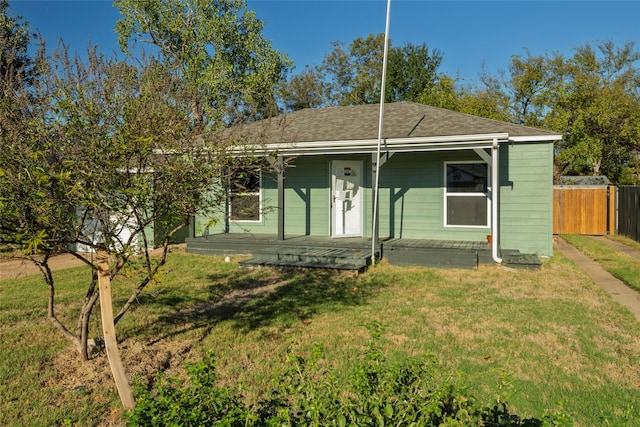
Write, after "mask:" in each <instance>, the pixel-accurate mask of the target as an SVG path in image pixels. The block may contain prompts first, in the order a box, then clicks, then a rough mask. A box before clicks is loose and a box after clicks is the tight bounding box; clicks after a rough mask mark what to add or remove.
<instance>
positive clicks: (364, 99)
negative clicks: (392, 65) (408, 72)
mask: <svg viewBox="0 0 640 427" xmlns="http://www.w3.org/2000/svg"><path fill="white" fill-rule="evenodd" d="M332 47H333V49H332V50H331V52H329V53H328V54H327V55H326V56H325V57H324V59H323V61H322V65H321V66H320V70H321V72H322V75H323V77H324V80H325V81H326V83H327V89H328V94H329V95H328V98H329V103H330V104H331V105H358V104H373V103H376V102H379V100H380V80H381V76H382V59H383V56H384V34H378V35H373V34H369V35H368V36H367V37H366V38H364V39H363V38H362V37H358V38H356V39H355V40H354V41H353V42H351V44H350V45H349V47H348V51H347V50H345V45H344V43H343V42H339V41H336V42H333V43H332Z"/></svg>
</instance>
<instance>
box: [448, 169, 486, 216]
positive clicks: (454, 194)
mask: <svg viewBox="0 0 640 427" xmlns="http://www.w3.org/2000/svg"><path fill="white" fill-rule="evenodd" d="M462 164H483V165H486V167H487V187H486V191H484V192H453V191H452V192H450V191H449V182H448V179H447V170H448V167H449V166H450V165H462ZM490 193H491V165H490V164H489V163H487V162H485V161H483V160H452V161H445V162H444V184H443V194H444V212H443V213H444V215H443V217H444V218H443V226H444V227H445V228H476V229H488V228H491V198H490V197H489V194H490ZM449 197H484V199H485V202H486V208H487V217H486V222H485V224H484V225H474V224H467V225H464V224H449V223H448V221H449Z"/></svg>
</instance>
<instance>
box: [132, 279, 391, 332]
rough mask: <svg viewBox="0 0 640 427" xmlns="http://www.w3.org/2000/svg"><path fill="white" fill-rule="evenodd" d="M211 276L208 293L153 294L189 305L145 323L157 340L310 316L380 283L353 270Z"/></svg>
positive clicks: (358, 299)
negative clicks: (227, 323) (220, 327)
mask: <svg viewBox="0 0 640 427" xmlns="http://www.w3.org/2000/svg"><path fill="white" fill-rule="evenodd" d="M257 273H262V274H257ZM208 281H209V282H210V283H211V285H210V286H209V287H208V290H207V294H206V296H205V297H202V296H200V297H191V296H180V295H176V294H167V295H166V296H159V297H155V298H154V302H153V303H154V304H156V305H161V304H168V305H171V306H183V307H185V308H183V309H181V310H178V311H176V312H174V313H170V314H165V315H161V316H159V317H158V318H157V319H155V321H154V322H153V329H154V331H153V332H151V331H149V330H148V328H144V329H146V334H149V333H150V332H151V334H152V336H156V337H157V338H156V339H155V340H154V342H156V341H161V340H163V339H167V338H170V337H172V336H177V335H180V334H184V333H187V332H189V331H194V330H202V332H203V334H202V337H203V338H204V337H206V336H207V335H209V333H210V332H211V330H212V329H213V328H214V327H215V326H216V325H217V324H218V323H220V322H223V321H231V322H233V323H232V324H233V325H234V327H236V328H238V329H240V330H242V331H249V330H253V329H258V328H261V327H265V326H268V325H270V324H272V323H274V322H284V323H294V322H297V321H306V320H308V319H310V318H311V317H312V316H314V315H315V314H317V313H321V312H326V311H329V310H337V309H340V308H341V307H349V306H357V305H361V304H363V303H365V302H366V301H367V300H368V299H369V298H370V297H371V296H372V295H373V294H374V293H375V292H376V290H377V289H379V288H380V286H381V284H379V283H376V282H375V281H372V280H363V279H362V278H361V277H360V278H359V277H355V276H354V275H353V274H349V273H344V272H337V271H333V270H322V269H312V270H301V269H277V270H274V269H264V270H261V271H258V272H256V271H252V270H233V271H230V272H228V273H227V272H225V273H219V274H214V275H210V276H209V277H208ZM142 329H143V327H142V326H141V327H140V331H139V332H140V333H141V332H142ZM132 332H133V333H134V334H135V333H136V331H132ZM154 332H155V333H154Z"/></svg>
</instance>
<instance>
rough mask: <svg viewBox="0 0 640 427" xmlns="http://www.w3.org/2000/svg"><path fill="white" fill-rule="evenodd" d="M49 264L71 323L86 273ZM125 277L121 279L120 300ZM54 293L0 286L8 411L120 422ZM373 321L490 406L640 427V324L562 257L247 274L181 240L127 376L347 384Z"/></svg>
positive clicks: (155, 290)
mask: <svg viewBox="0 0 640 427" xmlns="http://www.w3.org/2000/svg"><path fill="white" fill-rule="evenodd" d="M232 261H234V260H232ZM54 274H56V276H57V277H58V279H59V280H61V282H60V283H61V286H60V289H59V291H58V294H59V296H60V298H61V300H60V302H59V305H58V309H59V310H60V311H61V312H62V313H65V314H68V315H69V316H70V317H69V319H73V318H74V316H75V313H76V310H78V307H79V304H78V303H77V302H76V301H77V299H78V298H82V297H83V295H84V292H83V290H84V286H85V284H86V280H87V272H86V270H84V269H83V268H82V267H81V268H74V269H68V270H62V271H59V272H55V273H54ZM62 283H64V284H63V285H62ZM127 286H130V285H129V284H128V283H127V281H126V280H124V279H121V280H116V281H115V282H114V285H113V287H114V298H115V300H116V301H115V302H114V305H115V306H116V310H117V309H118V307H119V304H118V301H120V303H121V302H122V300H123V299H124V298H125V294H126V292H124V288H126V287H127ZM46 295H47V290H46V288H45V286H44V285H43V284H42V283H41V282H40V278H39V277H38V276H29V277H23V278H20V279H16V280H5V281H0V325H1V326H0V332H1V334H0V352H1V357H0V394H1V395H2V396H3V399H2V400H1V401H0V418H2V419H3V422H4V423H5V424H6V425H25V426H27V425H29V426H30V425H60V424H65V423H67V424H71V425H110V424H111V425H114V424H115V425H118V424H119V423H122V418H121V410H120V404H119V400H118V396H117V393H116V391H115V387H114V386H113V384H112V383H111V379H110V377H109V370H108V364H107V362H106V357H105V355H104V354H100V355H99V356H98V357H96V358H95V359H93V360H92V361H91V362H89V363H87V364H84V365H83V364H81V363H80V362H79V361H78V359H77V357H76V356H75V353H74V351H73V349H71V348H69V346H68V344H67V342H66V341H65V340H64V339H63V338H62V337H61V336H60V334H59V333H58V332H57V330H55V328H54V327H53V326H51V325H50V324H49V323H48V321H47V320H46V318H45V317H46V306H45V304H46ZM372 324H380V325H382V329H381V330H382V331H383V332H382V337H381V341H380V342H381V343H382V344H381V345H382V346H383V349H384V351H385V354H386V355H387V357H388V358H389V359H391V360H402V359H405V358H407V357H408V356H418V355H423V354H428V355H433V356H434V357H435V358H436V359H437V361H438V362H437V363H438V371H439V375H440V376H441V377H442V378H445V379H448V380H449V381H451V382H452V383H456V384H458V385H460V386H464V387H467V391H468V394H469V395H470V396H474V397H475V398H476V399H477V400H478V401H479V402H482V403H483V404H493V403H495V402H500V401H506V402H508V404H509V408H510V410H511V411H512V413H516V414H518V415H519V416H520V417H522V418H529V417H533V418H537V419H540V418H541V417H542V416H543V415H544V414H546V413H549V412H552V413H561V414H566V415H568V416H569V417H570V418H571V419H572V420H573V421H574V422H575V424H576V425H579V426H592V425H607V424H608V425H616V426H623V425H628V426H632V425H640V407H639V405H638V403H637V402H640V368H638V367H639V366H640V322H638V321H637V320H636V319H635V318H634V317H633V316H632V315H631V314H630V313H629V312H628V311H626V310H625V309H623V308H621V307H620V306H619V305H617V304H616V303H615V302H613V301H612V300H611V299H610V298H609V297H608V296H607V295H606V294H605V293H604V292H603V291H602V290H601V289H600V288H599V287H598V286H596V285H595V284H593V283H592V282H591V281H590V279H588V278H587V277H586V276H585V275H584V274H583V273H582V272H581V271H579V270H578V269H577V268H576V267H575V266H574V265H573V264H572V263H571V262H569V261H568V260H566V259H565V258H563V257H562V256H561V255H556V256H554V257H553V258H552V259H550V260H547V261H545V262H544V264H543V266H542V269H541V270H539V271H526V270H512V269H507V268H500V267H482V268H480V269H478V270H435V269H428V268H421V267H395V266H389V265H387V264H385V263H382V264H381V265H378V266H376V267H374V268H371V269H370V270H369V271H368V272H366V273H364V274H360V275H359V276H355V275H352V274H347V273H335V272H326V271H295V270H291V271H275V270H270V269H261V270H245V269H241V268H240V267H238V265H237V264H236V263H235V262H231V263H225V262H224V260H223V259H222V258H217V257H204V256H196V255H189V254H185V253H183V252H180V251H174V252H172V253H171V254H170V255H169V262H168V264H167V266H166V268H165V273H164V274H163V276H162V279H161V282H160V283H157V284H154V285H153V286H151V287H149V288H148V289H147V290H146V292H145V294H144V295H143V296H142V297H141V298H140V299H139V300H138V304H137V306H136V307H135V309H134V310H133V311H132V312H130V313H128V314H127V315H126V316H125V317H124V318H123V320H122V322H121V323H119V324H118V325H117V331H118V338H119V340H120V347H121V350H122V353H123V359H124V363H125V366H126V368H127V371H128V373H129V375H130V376H138V377H140V378H142V381H143V382H146V381H150V380H151V379H152V378H153V375H154V373H155V372H157V371H163V372H165V373H166V375H169V376H171V375H176V376H178V377H181V378H184V377H185V376H186V374H185V367H186V366H187V365H188V363H190V362H198V361H200V360H202V359H203V357H205V356H206V355H207V354H209V353H210V352H213V353H215V357H216V362H217V371H218V375H219V384H220V386H222V387H224V386H229V387H236V386H238V385H241V388H242V390H243V398H244V399H245V400H246V401H247V402H249V403H251V402H259V401H260V400H264V399H265V398H267V397H268V396H269V393H270V391H271V390H272V387H273V385H274V380H275V378H277V377H278V376H279V375H280V373H282V372H285V371H287V369H289V368H290V363H291V354H296V355H298V356H299V357H301V358H303V359H306V360H313V361H314V362H313V363H314V364H315V365H316V366H317V367H318V369H320V370H321V371H323V372H329V373H331V375H332V377H334V379H335V381H337V382H338V383H339V381H341V380H343V379H344V380H345V381H346V379H347V377H348V376H349V373H350V372H351V371H352V370H353V368H354V366H356V365H357V363H358V361H359V360H360V359H359V358H360V356H361V354H362V352H363V350H365V349H366V347H367V345H368V343H370V341H371V327H370V325H372ZM92 328H93V333H95V334H98V333H99V331H100V325H99V313H97V312H96V313H94V315H93V320H92Z"/></svg>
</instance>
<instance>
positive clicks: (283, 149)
mask: <svg viewBox="0 0 640 427" xmlns="http://www.w3.org/2000/svg"><path fill="white" fill-rule="evenodd" d="M508 137H509V134H507V133H491V134H479V135H451V136H438V137H419V138H387V139H385V140H384V149H385V150H387V151H397V152H411V151H440V150H459V149H471V148H491V145H492V144H493V141H494V140H495V139H498V140H499V141H503V142H508V141H509V139H508ZM377 146H378V141H377V140H376V139H363V140H342V141H303V142H293V143H284V142H282V143H269V144H265V145H262V146H260V145H255V146H237V147H233V148H232V149H231V150H232V152H233V153H234V154H236V155H242V154H244V153H246V152H247V151H249V152H251V153H253V154H258V155H265V154H268V153H278V154H287V155H303V154H346V153H349V154H351V153H352V154H368V153H375V152H377Z"/></svg>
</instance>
